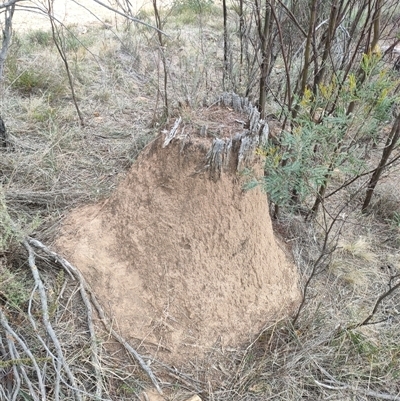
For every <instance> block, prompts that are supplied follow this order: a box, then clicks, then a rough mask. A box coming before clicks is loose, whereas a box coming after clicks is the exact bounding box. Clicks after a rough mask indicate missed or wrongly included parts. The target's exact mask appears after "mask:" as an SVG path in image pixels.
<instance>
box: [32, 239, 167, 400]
mask: <svg viewBox="0 0 400 401" xmlns="http://www.w3.org/2000/svg"><path fill="white" fill-rule="evenodd" d="M25 242H26V243H27V244H28V243H29V244H31V245H32V246H34V247H36V248H38V249H41V250H42V251H43V252H44V253H46V254H47V255H49V256H52V257H53V258H54V259H55V260H56V261H57V262H59V263H60V264H61V266H62V267H63V268H64V269H66V270H67V271H68V272H69V273H70V274H71V272H72V273H73V274H74V275H75V277H76V279H77V280H78V281H79V283H80V284H81V286H82V289H83V293H84V294H85V296H86V293H88V294H89V295H90V300H91V301H92V304H93V305H94V306H95V308H96V311H97V313H98V315H99V317H100V320H101V322H102V323H103V325H104V327H106V329H107V330H108V331H109V332H110V333H111V334H112V336H113V337H114V338H115V339H116V340H117V341H118V342H119V343H121V344H122V345H123V346H124V348H125V349H126V350H127V351H128V352H129V353H130V354H131V355H132V356H133V357H134V358H135V359H136V361H137V362H138V363H139V365H140V367H141V368H142V369H143V370H144V371H145V372H146V373H147V375H148V376H149V378H150V380H151V382H152V383H153V385H154V387H155V388H156V389H157V391H158V392H159V393H160V394H163V392H162V390H161V388H160V385H159V384H158V381H157V378H156V377H155V375H154V373H153V372H152V370H151V369H150V367H149V366H148V365H147V364H146V362H145V361H144V360H143V358H142V357H141V356H140V354H139V353H138V352H137V351H136V350H135V349H134V348H132V346H131V345H129V344H128V342H127V341H126V340H125V339H124V338H123V337H122V336H120V335H119V334H118V333H117V332H116V331H115V330H114V329H113V328H112V325H111V323H110V322H109V321H108V319H107V317H106V315H105V313H104V311H103V308H102V307H101V305H100V303H99V302H98V301H97V299H96V296H95V295H94V293H93V291H92V290H91V288H90V286H89V284H88V283H87V281H86V280H85V279H84V277H83V276H82V274H81V272H80V271H79V270H78V269H77V268H76V267H75V266H73V265H72V264H71V263H69V262H68V261H67V260H66V259H64V258H63V257H61V256H59V255H58V254H57V253H55V252H53V251H51V250H50V249H49V248H47V247H46V246H45V245H44V244H42V243H41V242H40V241H38V240H36V239H33V238H30V237H28V238H27V239H26V240H25ZM81 294H82V292H81ZM86 298H87V297H86ZM84 302H85V301H84ZM89 303H90V302H89ZM85 305H86V302H85Z"/></svg>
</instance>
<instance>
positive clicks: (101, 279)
mask: <svg viewBox="0 0 400 401" xmlns="http://www.w3.org/2000/svg"><path fill="white" fill-rule="evenodd" d="M213 110H214V114H215V115H217V116H218V118H219V119H220V118H221V115H223V118H224V120H223V121H222V122H221V121H220V125H221V126H222V127H223V128H224V129H225V130H226V129H227V130H228V131H229V130H230V131H232V130H233V129H236V131H237V129H238V128H237V125H238V123H237V121H241V119H243V114H240V115H238V113H237V112H234V111H232V110H230V109H222V108H221V107H220V106H216V107H215V108H214V109H213ZM209 113H212V110H211V109H210V111H209ZM221 113H222V114H221ZM235 113H236V114H235ZM203 117H204V116H203ZM208 126H212V124H209V125H208ZM195 127H196V124H193V123H191V124H190V126H189V125H188V124H186V126H185V129H186V131H185V133H184V134H183V132H182V134H183V135H181V137H180V138H177V137H174V138H173V139H171V138H170V139H169V140H167V141H166V142H168V141H170V143H169V145H168V146H166V147H164V145H165V144H166V142H164V138H163V137H160V138H158V139H157V140H155V141H154V142H153V143H152V144H150V145H149V146H148V147H147V148H146V149H145V150H144V151H143V153H142V154H141V156H140V157H139V159H138V160H137V162H136V163H135V164H134V165H133V167H132V169H131V171H130V172H129V173H128V175H127V177H126V179H125V180H124V181H123V182H122V183H121V184H120V185H119V187H118V189H117V190H116V192H115V193H114V194H113V195H112V196H111V197H110V198H109V199H108V200H106V201H105V202H103V203H101V204H97V205H92V206H85V207H82V208H79V209H77V210H75V211H73V212H72V213H71V214H70V215H69V216H68V218H67V219H66V221H65V223H64V225H63V230H62V235H61V237H60V238H59V239H58V241H57V247H58V249H59V250H61V251H62V253H64V255H65V256H66V257H67V258H68V259H69V260H70V261H71V262H72V263H74V264H75V265H76V266H77V267H78V268H79V269H80V270H81V272H82V273H83V275H84V276H85V278H86V279H87V280H88V282H89V283H90V284H91V286H92V288H93V290H94V291H95V293H96V294H97V296H98V298H99V299H100V300H101V301H102V304H103V307H104V308H105V309H106V310H107V311H108V313H109V314H110V316H111V317H113V318H115V321H116V325H117V327H118V329H119V330H120V332H121V334H122V335H123V336H125V337H126V338H127V339H128V340H130V341H132V342H133V343H134V344H135V345H136V346H138V341H140V348H139V351H140V352H142V353H148V354H151V355H156V357H157V358H158V359H161V360H164V361H167V362H172V361H173V363H174V364H179V363H181V362H184V361H185V360H187V359H193V358H201V357H203V356H204V355H205V354H206V353H207V352H209V351H211V350H212V349H213V347H214V346H215V345H216V344H218V345H219V346H222V347H226V346H237V345H239V344H243V343H245V342H247V341H249V340H251V339H252V338H253V337H254V336H255V335H256V334H257V333H258V332H259V330H260V329H261V328H262V327H263V326H264V325H265V324H266V323H267V322H271V321H276V320H278V319H280V318H282V317H284V316H287V314H288V313H291V312H292V311H293V308H294V307H295V306H296V304H297V302H298V301H299V291H298V288H297V273H296V270H295V267H294V266H293V265H292V264H290V263H289V262H288V261H287V259H286V258H285V255H284V252H283V251H282V249H280V247H279V245H278V244H277V242H276V240H275V238H274V234H273V230H272V226H271V221H270V217H269V212H268V204H267V198H266V196H265V194H263V193H262V192H261V191H260V190H259V189H257V188H256V189H253V190H249V191H243V190H242V186H243V177H242V176H240V175H239V174H238V173H237V171H236V170H235V169H232V168H231V167H232V166H231V165H230V164H229V165H227V166H226V168H224V169H222V170H220V174H218V177H217V178H216V176H215V174H211V173H210V169H209V167H210V163H208V165H205V160H207V157H208V158H209V157H210V154H211V153H212V152H211V151H210V149H211V148H213V145H212V144H215V143H216V141H218V139H216V138H215V137H213V136H212V137H211V138H210V137H209V136H207V135H204V136H200V135H199V134H198V131H199V130H198V128H195ZM241 129H243V127H241ZM182 131H184V129H182ZM195 131H197V133H196V132H195ZM203 131H204V130H203ZM203 134H204V132H203ZM231 134H232V133H231ZM178 136H179V135H178ZM231 144H232V143H231ZM231 147H232V148H235V146H234V144H233V146H231ZM236 148H239V147H238V146H236ZM214 156H215V155H214ZM235 157H236V158H237V157H238V154H237V153H236V156H235ZM213 160H214V161H215V160H216V158H215V157H214V158H213ZM236 161H237V160H236ZM236 164H237V163H236Z"/></svg>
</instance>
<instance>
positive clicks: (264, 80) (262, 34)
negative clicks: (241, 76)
mask: <svg viewBox="0 0 400 401" xmlns="http://www.w3.org/2000/svg"><path fill="white" fill-rule="evenodd" d="M268 3H270V4H268ZM274 6H275V0H271V1H270V2H268V1H266V4H265V14H264V27H262V22H261V21H262V18H261V6H260V5H259V7H258V9H257V12H258V15H259V17H258V18H257V23H258V32H259V38H260V44H261V67H260V73H261V74H260V96H259V101H258V103H259V109H260V113H261V118H265V102H266V97H267V87H268V76H269V73H270V63H271V51H272V46H271V44H272V43H271V38H272V18H271V15H272V12H271V8H273V7H274Z"/></svg>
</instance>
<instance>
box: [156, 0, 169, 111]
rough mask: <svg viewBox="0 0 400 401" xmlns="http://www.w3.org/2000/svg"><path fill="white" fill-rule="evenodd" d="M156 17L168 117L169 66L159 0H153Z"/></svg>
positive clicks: (164, 98) (165, 109)
mask: <svg viewBox="0 0 400 401" xmlns="http://www.w3.org/2000/svg"><path fill="white" fill-rule="evenodd" d="M153 9H154V18H155V20H156V27H157V29H158V31H157V38H158V44H159V46H160V55H161V62H162V66H163V117H164V118H168V115H169V109H168V67H167V60H166V57H165V41H164V37H163V34H162V28H163V23H162V21H161V16H160V11H159V8H158V5H157V0H153Z"/></svg>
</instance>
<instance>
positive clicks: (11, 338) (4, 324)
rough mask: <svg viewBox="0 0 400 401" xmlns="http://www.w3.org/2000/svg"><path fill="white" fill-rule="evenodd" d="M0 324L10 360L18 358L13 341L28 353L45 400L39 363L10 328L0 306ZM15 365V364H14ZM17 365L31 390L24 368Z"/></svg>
mask: <svg viewBox="0 0 400 401" xmlns="http://www.w3.org/2000/svg"><path fill="white" fill-rule="evenodd" d="M0 324H1V326H2V327H3V329H4V330H5V332H6V335H7V336H8V349H9V352H10V356H11V359H12V360H14V361H15V360H17V359H20V358H19V355H18V351H17V349H16V347H15V342H16V343H18V344H19V346H20V347H21V349H22V350H23V351H24V352H25V354H26V355H28V357H29V359H30V360H31V361H32V365H33V367H34V369H35V371H36V376H37V380H38V385H39V390H40V394H41V399H42V401H45V400H46V390H45V387H44V383H43V380H42V372H41V371H40V368H39V365H38V363H37V362H36V358H35V357H34V355H33V354H32V352H31V350H30V349H29V348H28V347H27V345H26V344H25V342H24V341H23V340H22V338H21V337H20V336H19V335H18V334H17V333H16V332H15V331H14V330H13V329H12V328H11V326H10V325H9V324H8V321H7V318H6V315H5V314H4V313H3V310H2V309H1V308H0ZM14 366H15V365H14ZM16 366H18V369H20V371H21V373H22V375H23V376H24V379H25V381H26V383H27V385H28V387H29V390H31V388H33V387H32V384H31V382H30V380H29V379H28V375H27V374H26V372H25V369H24V367H23V366H22V365H20V364H16ZM32 394H34V391H33V390H32ZM33 398H34V399H35V401H36V400H39V398H37V397H33Z"/></svg>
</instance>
